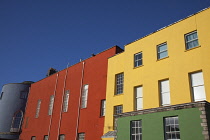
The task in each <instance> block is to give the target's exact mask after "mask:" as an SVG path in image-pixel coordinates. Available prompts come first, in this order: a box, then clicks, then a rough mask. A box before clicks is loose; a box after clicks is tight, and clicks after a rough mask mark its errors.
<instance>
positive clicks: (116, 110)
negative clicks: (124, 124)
mask: <svg viewBox="0 0 210 140" xmlns="http://www.w3.org/2000/svg"><path fill="white" fill-rule="evenodd" d="M122 112H123V106H122V105H118V106H114V115H117V114H120V113H122Z"/></svg>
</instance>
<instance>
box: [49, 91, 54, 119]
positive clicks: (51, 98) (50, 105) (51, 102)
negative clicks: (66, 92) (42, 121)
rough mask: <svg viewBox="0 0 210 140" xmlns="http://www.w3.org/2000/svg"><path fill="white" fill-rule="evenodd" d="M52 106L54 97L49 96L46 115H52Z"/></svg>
mask: <svg viewBox="0 0 210 140" xmlns="http://www.w3.org/2000/svg"><path fill="white" fill-rule="evenodd" d="M53 104H54V95H51V96H50V103H49V109H48V115H52V111H53Z"/></svg>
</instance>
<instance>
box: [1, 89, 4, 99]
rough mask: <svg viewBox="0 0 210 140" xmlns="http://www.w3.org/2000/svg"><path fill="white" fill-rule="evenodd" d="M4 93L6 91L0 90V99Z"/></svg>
mask: <svg viewBox="0 0 210 140" xmlns="http://www.w3.org/2000/svg"><path fill="white" fill-rule="evenodd" d="M3 93H4V92H3V91H2V92H0V99H1V98H2V96H3Z"/></svg>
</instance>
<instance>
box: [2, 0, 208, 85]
mask: <svg viewBox="0 0 210 140" xmlns="http://www.w3.org/2000/svg"><path fill="white" fill-rule="evenodd" d="M209 6H210V0H0V67H1V68H0V86H1V87H2V86H3V85H4V84H7V83H19V82H23V81H27V80H28V81H38V80H40V79H42V78H44V77H45V75H46V73H47V70H48V69H49V68H50V67H53V68H55V69H57V70H62V69H64V68H65V67H66V66H67V64H68V63H70V65H72V64H75V63H78V62H79V59H86V58H88V57H90V56H91V54H92V53H95V54H96V53H99V52H101V51H103V50H106V49H107V48H110V47H112V46H114V45H118V46H120V47H121V48H124V45H125V44H127V43H130V42H133V41H134V40H136V39H138V38H141V37H143V36H145V35H147V34H149V33H151V32H153V31H156V30H158V29H160V28H162V27H164V26H167V25H169V24H171V23H173V22H175V21H178V20H180V19H182V18H185V17H186V16H189V15H191V14H194V13H196V12H198V11H200V10H202V9H204V8H207V7H209ZM208 20H210V19H208Z"/></svg>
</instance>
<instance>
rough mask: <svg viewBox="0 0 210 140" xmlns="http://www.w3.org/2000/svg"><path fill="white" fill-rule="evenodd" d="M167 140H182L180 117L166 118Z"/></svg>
mask: <svg viewBox="0 0 210 140" xmlns="http://www.w3.org/2000/svg"><path fill="white" fill-rule="evenodd" d="M164 125H165V140H180V130H179V120H178V117H167V118H164Z"/></svg>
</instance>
